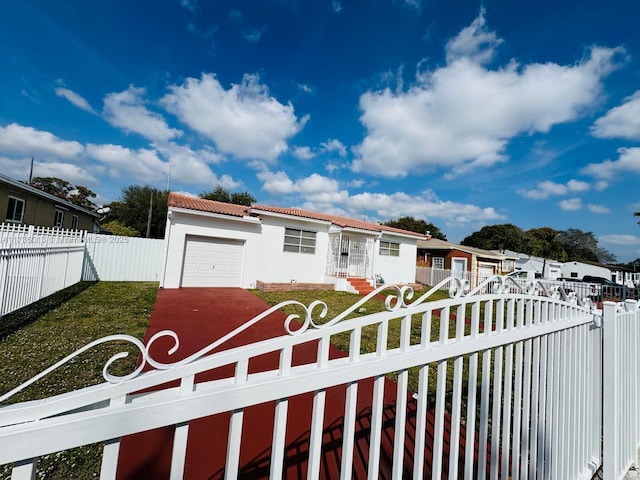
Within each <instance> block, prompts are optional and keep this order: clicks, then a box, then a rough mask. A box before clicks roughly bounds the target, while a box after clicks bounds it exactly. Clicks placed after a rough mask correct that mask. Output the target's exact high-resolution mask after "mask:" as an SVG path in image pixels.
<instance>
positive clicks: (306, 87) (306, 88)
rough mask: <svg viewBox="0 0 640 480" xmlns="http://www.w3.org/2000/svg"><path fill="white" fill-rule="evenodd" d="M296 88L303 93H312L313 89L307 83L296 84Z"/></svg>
mask: <svg viewBox="0 0 640 480" xmlns="http://www.w3.org/2000/svg"><path fill="white" fill-rule="evenodd" d="M298 88H299V89H300V90H301V91H302V92H304V93H314V92H315V88H314V87H312V86H311V85H309V84H308V83H298Z"/></svg>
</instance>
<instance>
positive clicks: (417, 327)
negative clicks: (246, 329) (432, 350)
mask: <svg viewBox="0 0 640 480" xmlns="http://www.w3.org/2000/svg"><path fill="white" fill-rule="evenodd" d="M253 293H255V294H256V295H257V296H259V297H260V298H262V299H264V300H265V301H266V302H267V303H269V304H270V305H276V304H278V303H280V302H283V301H285V300H297V301H299V302H301V303H303V304H305V305H309V304H310V303H311V302H312V301H314V300H320V301H323V302H325V303H326V305H327V307H328V312H327V315H326V319H327V320H330V319H332V318H334V317H336V316H337V315H339V314H340V313H342V312H343V311H345V310H347V309H348V308H349V307H350V306H352V305H353V304H355V303H356V302H358V301H359V300H360V299H361V298H362V297H361V296H360V295H357V294H353V293H346V292H335V291H292V292H261V291H258V290H256V291H254V292H253ZM385 293H387V292H385ZM388 293H393V291H392V290H389V292H388ZM421 293H424V292H415V293H414V297H413V299H414V300H415V299H416V298H418V297H419V296H420V294H421ZM445 298H449V295H448V292H445V291H437V292H434V293H433V294H432V295H431V296H430V297H429V301H435V300H441V299H445ZM283 311H284V312H285V313H287V314H291V313H297V314H300V313H301V312H300V309H299V307H295V306H287V307H285V308H284V309H283ZM384 311H386V308H385V305H384V301H383V300H382V299H379V298H375V297H374V298H372V299H371V300H369V301H368V302H367V303H366V304H365V305H363V308H362V309H358V311H356V312H354V313H352V314H351V315H350V316H349V317H347V318H346V319H345V320H344V321H348V319H349V318H353V317H358V316H363V315H369V314H372V313H376V312H384ZM421 322H422V320H421V318H419V316H417V315H416V316H414V318H413V319H412V323H411V341H410V343H411V344H412V345H415V344H417V343H419V342H420V335H421V325H422V323H421ZM400 327H401V319H400V318H397V319H393V320H391V321H390V322H389V330H388V334H387V335H388V338H387V348H389V349H391V348H397V347H399V345H400ZM448 330H449V336H450V337H451V336H453V335H454V332H455V324H453V323H450V324H449V325H448ZM439 333H440V318H439V316H438V314H437V313H436V314H434V316H433V318H432V322H431V340H432V341H434V340H437V339H438V336H439ZM377 335H378V333H377V327H376V326H369V327H365V328H363V329H362V337H361V346H360V353H371V352H374V351H375V348H376V344H377ZM349 342H350V334H349V332H345V333H342V334H337V335H333V336H332V337H331V343H333V344H334V345H335V346H337V347H338V348H340V349H341V350H343V351H345V352H348V350H349ZM435 374H436V372H435V370H434V369H430V372H429V375H430V382H429V383H430V388H429V390H430V391H432V393H434V392H435ZM388 376H389V378H391V379H393V380H395V379H396V378H397V374H396V372H389V374H388ZM449 377H451V375H449ZM409 388H410V389H411V390H412V391H417V390H418V368H417V367H416V368H411V369H410V371H409Z"/></svg>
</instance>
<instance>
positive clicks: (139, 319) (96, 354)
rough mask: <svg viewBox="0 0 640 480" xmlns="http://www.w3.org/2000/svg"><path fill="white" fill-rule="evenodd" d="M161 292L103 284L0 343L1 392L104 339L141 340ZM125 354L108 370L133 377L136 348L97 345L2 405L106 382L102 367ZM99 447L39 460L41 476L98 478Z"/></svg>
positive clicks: (5, 470)
mask: <svg viewBox="0 0 640 480" xmlns="http://www.w3.org/2000/svg"><path fill="white" fill-rule="evenodd" d="M157 291H158V284H157V283H151V282H148V283H131V282H100V283H97V284H95V285H93V286H91V287H90V288H88V289H86V290H85V291H83V292H82V293H80V294H78V295H77V296H75V297H74V298H72V299H71V300H69V301H67V302H65V303H63V304H62V305H60V306H58V307H57V308H55V309H53V310H50V311H49V312H48V313H46V314H45V315H43V316H42V317H40V318H39V319H38V320H36V321H34V322H33V323H31V324H29V325H27V326H25V327H23V328H21V329H19V330H18V331H16V332H14V333H12V334H11V335H8V336H7V337H6V338H4V339H3V340H0V393H5V392H8V391H10V390H11V389H13V388H15V387H17V386H18V385H20V384H21V383H23V382H25V381H27V380H29V379H30V378H32V377H33V376H35V375H37V374H38V373H40V372H41V371H43V370H45V369H46V368H48V367H49V366H51V365H52V364H54V363H55V362H57V361H58V360H60V359H62V358H64V357H65V356H67V355H69V354H70V353H72V352H74V351H75V350H77V349H79V348H81V347H83V346H85V345H86V344H88V343H90V342H92V341H94V340H97V339H99V338H101V337H105V336H107V335H112V334H116V333H120V334H127V335H131V336H133V337H136V338H138V339H142V338H143V336H144V333H145V330H146V328H147V325H148V323H149V317H150V314H151V310H152V308H153V305H154V303H155V300H156V293H157ZM0 321H2V320H1V319H0ZM123 351H128V352H130V354H129V356H128V357H126V358H125V359H122V360H119V361H118V362H116V363H115V364H114V365H113V366H112V368H111V369H110V372H111V373H114V374H124V373H129V372H131V371H132V370H133V369H134V368H135V362H136V359H137V357H138V353H139V352H138V349H137V348H135V347H134V346H133V345H131V344H130V343H128V342H113V343H110V344H108V345H99V346H97V347H96V348H95V349H92V350H90V351H87V352H85V353H83V354H81V355H79V356H78V357H76V358H74V359H73V360H72V361H70V362H69V363H67V364H66V365H64V366H62V367H60V368H59V369H58V370H56V371H54V372H52V373H51V374H49V375H48V376H46V377H44V378H42V379H41V380H40V381H38V382H36V383H35V384H33V385H31V386H29V387H27V388H26V389H25V390H23V391H21V392H19V393H17V394H16V395H14V396H13V397H11V398H10V399H9V400H7V401H6V402H4V403H3V405H6V404H9V403H16V402H21V401H26V400H36V399H40V398H46V397H50V396H52V395H57V394H60V393H65V392H70V391H73V390H77V389H79V388H83V387H87V386H89V385H95V384H98V383H103V382H104V378H103V377H102V368H103V366H104V365H105V363H106V361H107V360H108V359H109V358H110V357H111V356H112V355H114V354H115V353H118V352H123ZM101 448H102V447H101V445H86V446H84V447H80V448H76V449H72V450H67V451H65V452H59V453H56V454H52V455H46V456H45V457H43V458H41V459H40V461H39V462H38V472H37V478H47V479H69V478H94V477H96V476H97V474H98V472H99V471H100V457H101V453H100V452H101ZM9 475H10V469H9V466H0V479H4V478H8V476H9Z"/></svg>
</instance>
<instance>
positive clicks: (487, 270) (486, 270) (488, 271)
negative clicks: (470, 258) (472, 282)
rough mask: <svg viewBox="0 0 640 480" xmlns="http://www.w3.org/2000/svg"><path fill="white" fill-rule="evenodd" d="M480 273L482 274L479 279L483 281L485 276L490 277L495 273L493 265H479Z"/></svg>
mask: <svg viewBox="0 0 640 480" xmlns="http://www.w3.org/2000/svg"><path fill="white" fill-rule="evenodd" d="M478 273H479V274H480V278H479V280H480V281H482V280H484V279H485V278H489V277H490V276H491V275H493V267H492V266H489V265H479V266H478Z"/></svg>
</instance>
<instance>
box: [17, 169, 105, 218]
mask: <svg viewBox="0 0 640 480" xmlns="http://www.w3.org/2000/svg"><path fill="white" fill-rule="evenodd" d="M29 185H30V186H32V187H34V188H37V189H38V190H42V191H43V192H47V193H48V194H50V195H54V196H56V197H58V198H62V199H63V200H67V201H69V202H71V203H73V204H75V205H78V206H79V207H82V208H86V209H87V210H95V209H96V204H95V203H93V202H92V201H91V200H90V199H91V198H96V194H95V193H94V192H92V191H91V190H89V189H88V188H87V187H83V186H82V185H73V184H72V183H69V182H67V181H66V180H63V179H61V178H57V177H34V178H33V179H31V183H29Z"/></svg>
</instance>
